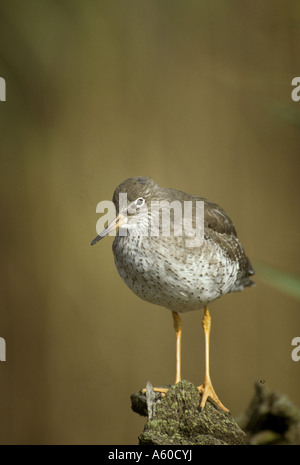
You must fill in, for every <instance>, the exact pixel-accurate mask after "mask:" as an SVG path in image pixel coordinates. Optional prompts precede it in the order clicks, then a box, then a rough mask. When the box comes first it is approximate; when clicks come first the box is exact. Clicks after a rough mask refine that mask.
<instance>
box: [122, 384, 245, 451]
mask: <svg viewBox="0 0 300 465" xmlns="http://www.w3.org/2000/svg"><path fill="white" fill-rule="evenodd" d="M164 387H169V386H164ZM200 399H201V396H200V394H199V391H198V390H197V388H196V386H194V385H193V384H192V383H191V382H189V381H185V380H183V381H180V382H179V383H178V384H176V385H173V386H170V387H169V391H168V392H167V394H166V395H165V396H162V395H161V394H159V393H154V391H153V389H152V386H151V384H150V383H147V390H146V393H145V394H142V392H141V391H139V392H136V393H134V394H132V395H131V406H132V409H133V411H134V412H136V413H139V414H140V415H143V416H147V417H148V420H147V423H146V424H145V427H144V431H143V433H141V434H140V435H139V438H138V439H139V444H140V445H142V444H143V445H144V444H148V445H180V444H181V445H206V444H207V445H208V444H220V445H225V444H230V445H233V444H237V445H241V444H245V443H246V435H245V433H244V432H243V431H242V429H241V428H240V427H239V426H238V424H237V423H236V421H235V420H234V419H233V417H232V416H231V415H230V413H225V412H224V411H223V410H221V409H220V408H219V407H218V406H217V405H216V404H215V403H214V402H213V401H211V400H210V399H208V401H207V403H206V406H205V408H204V409H203V410H202V411H201V410H200Z"/></svg>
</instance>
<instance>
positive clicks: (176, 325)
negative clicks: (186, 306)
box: [172, 312, 182, 384]
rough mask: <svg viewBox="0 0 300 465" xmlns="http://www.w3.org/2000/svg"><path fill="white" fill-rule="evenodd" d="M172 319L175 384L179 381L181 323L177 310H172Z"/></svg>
mask: <svg viewBox="0 0 300 465" xmlns="http://www.w3.org/2000/svg"><path fill="white" fill-rule="evenodd" d="M172 316H173V320H174V329H175V334H176V377H175V384H177V383H179V381H181V333H182V323H181V318H180V316H179V315H178V313H177V312H172Z"/></svg>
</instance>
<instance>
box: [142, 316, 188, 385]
mask: <svg viewBox="0 0 300 465" xmlns="http://www.w3.org/2000/svg"><path fill="white" fill-rule="evenodd" d="M172 316H173V321H174V329H175V334H176V376H175V384H177V383H179V381H181V333H182V323H181V318H180V316H179V315H178V313H177V312H172ZM153 391H154V392H160V393H162V394H166V393H167V392H168V388H160V387H154V388H153ZM142 392H143V393H144V392H146V389H143V390H142Z"/></svg>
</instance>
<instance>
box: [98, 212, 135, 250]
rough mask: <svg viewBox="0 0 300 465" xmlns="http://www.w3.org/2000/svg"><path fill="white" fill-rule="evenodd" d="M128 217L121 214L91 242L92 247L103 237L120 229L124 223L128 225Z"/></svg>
mask: <svg viewBox="0 0 300 465" xmlns="http://www.w3.org/2000/svg"><path fill="white" fill-rule="evenodd" d="M126 220H127V217H126V216H125V215H123V214H122V213H119V214H118V216H117V217H116V218H115V219H114V220H113V221H112V222H111V223H110V224H109V225H108V226H107V228H105V229H104V230H103V231H102V232H101V233H100V234H98V236H96V237H95V239H94V240H93V241H92V242H91V245H94V244H96V243H97V242H98V241H100V240H101V239H102V238H103V237H105V236H107V234H109V233H110V232H111V231H113V230H117V229H119V227H120V226H122V225H123V224H124V223H126Z"/></svg>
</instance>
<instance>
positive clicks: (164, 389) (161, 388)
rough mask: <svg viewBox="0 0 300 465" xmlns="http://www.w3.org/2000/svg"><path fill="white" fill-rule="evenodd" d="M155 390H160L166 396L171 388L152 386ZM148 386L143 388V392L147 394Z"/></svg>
mask: <svg viewBox="0 0 300 465" xmlns="http://www.w3.org/2000/svg"><path fill="white" fill-rule="evenodd" d="M152 389H153V391H154V392H159V393H160V394H162V395H163V396H165V395H166V394H167V392H168V390H169V388H163V387H153V388H152ZM146 391H147V388H144V389H142V394H146Z"/></svg>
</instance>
